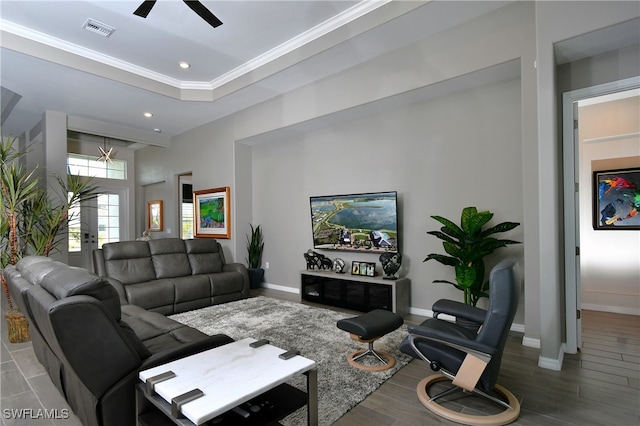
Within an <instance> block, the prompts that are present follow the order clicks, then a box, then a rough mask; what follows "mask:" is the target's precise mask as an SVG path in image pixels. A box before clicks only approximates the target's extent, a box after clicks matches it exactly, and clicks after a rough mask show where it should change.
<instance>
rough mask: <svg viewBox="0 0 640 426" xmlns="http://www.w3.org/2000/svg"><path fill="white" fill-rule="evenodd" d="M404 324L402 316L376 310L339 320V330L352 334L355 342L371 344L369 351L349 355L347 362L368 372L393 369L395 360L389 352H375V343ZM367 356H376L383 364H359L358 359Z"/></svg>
mask: <svg viewBox="0 0 640 426" xmlns="http://www.w3.org/2000/svg"><path fill="white" fill-rule="evenodd" d="M403 322H404V321H403V319H402V317H401V316H400V315H397V314H394V313H393V312H390V311H386V310H384V309H375V310H373V311H370V312H367V313H366V314H362V315H360V316H357V317H353V318H344V319H341V320H339V321H338V323H337V326H338V328H339V329H341V330H344V331H346V332H348V333H350V335H351V338H352V339H353V340H355V341H357V342H361V343H368V344H369V348H368V349H367V350H361V351H356V352H353V353H350V354H349V355H347V362H348V363H349V364H350V365H352V366H354V367H356V368H360V369H361V370H367V371H383V370H388V369H389V368H391V367H393V366H394V365H395V363H396V360H395V358H394V357H393V356H391V355H390V354H388V353H387V352H383V351H375V350H373V342H375V341H376V340H378V339H379V338H381V337H382V336H384V335H385V334H387V333H391V332H392V331H394V330H396V329H397V328H398V327H400V326H401V325H402V323H403ZM365 355H372V356H374V357H375V358H376V359H377V360H378V361H380V362H381V363H382V364H381V365H364V364H361V363H359V362H357V360H358V359H360V358H362V357H364V356H365Z"/></svg>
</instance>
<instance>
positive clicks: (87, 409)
mask: <svg viewBox="0 0 640 426" xmlns="http://www.w3.org/2000/svg"><path fill="white" fill-rule="evenodd" d="M3 274H4V277H5V279H6V280H7V284H8V286H9V289H10V292H11V295H12V296H13V300H15V302H16V303H17V305H18V307H19V308H20V310H21V311H22V312H23V313H24V314H25V315H27V317H28V318H29V323H30V329H29V331H30V334H31V338H32V342H33V349H34V351H35V353H36V356H37V358H38V360H39V361H40V363H42V365H43V366H44V367H45V369H46V371H47V373H48V374H49V377H51V380H52V381H53V383H54V385H55V386H56V387H57V388H58V390H60V392H61V394H62V395H63V396H64V397H65V399H66V400H67V402H68V403H69V405H70V406H71V408H72V409H73V411H74V413H75V414H76V415H77V416H78V417H79V418H80V420H81V421H82V424H83V425H85V426H92V425H100V426H110V425H118V426H120V425H134V424H135V421H136V416H135V401H136V398H135V384H136V383H138V381H139V379H138V372H139V371H142V370H145V369H148V368H151V367H154V366H156V365H160V364H164V363H166V362H169V361H172V360H174V359H178V358H182V357H185V356H188V355H191V354H194V353H197V352H201V351H204V350H207V349H210V348H214V347H217V346H220V345H224V344H226V343H229V342H232V341H233V340H232V339H231V338H230V337H228V336H226V335H223V334H220V335H215V336H207V335H205V334H203V333H201V332H200V331H198V330H195V329H193V328H190V327H188V326H185V325H183V324H180V323H178V322H175V321H172V320H170V319H168V318H166V317H165V316H164V315H162V314H160V313H157V312H150V311H147V310H145V309H143V308H141V307H140V306H136V305H132V304H125V305H122V306H121V297H122V294H120V295H119V294H118V292H117V291H116V287H114V286H112V285H110V284H109V283H108V282H107V281H106V280H105V279H103V278H100V277H98V276H96V275H94V274H91V273H89V272H87V271H86V270H84V269H80V268H74V267H71V266H68V265H65V264H63V263H60V262H57V261H54V260H52V259H50V258H46V257H39V256H28V257H25V258H24V259H22V260H20V261H19V262H18V263H17V264H16V265H15V267H14V266H11V265H10V266H7V267H6V268H5V269H4V271H3ZM121 290H122V289H121Z"/></svg>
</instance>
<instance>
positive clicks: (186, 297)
mask: <svg viewBox="0 0 640 426" xmlns="http://www.w3.org/2000/svg"><path fill="white" fill-rule="evenodd" d="M171 282H173V285H174V287H175V302H176V304H177V303H182V302H189V301H192V300H200V299H206V300H209V299H211V281H210V280H209V277H207V276H206V275H190V276H188V277H177V278H171Z"/></svg>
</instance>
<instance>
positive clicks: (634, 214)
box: [593, 168, 640, 230]
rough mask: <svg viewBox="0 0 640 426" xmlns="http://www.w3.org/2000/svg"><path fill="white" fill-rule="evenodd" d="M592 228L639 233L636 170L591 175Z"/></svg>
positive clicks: (638, 170) (639, 193) (639, 176)
mask: <svg viewBox="0 0 640 426" xmlns="http://www.w3.org/2000/svg"><path fill="white" fill-rule="evenodd" d="M593 229H596V230H604V229H607V230H640V168H630V169H620V170H602V171H596V172H593Z"/></svg>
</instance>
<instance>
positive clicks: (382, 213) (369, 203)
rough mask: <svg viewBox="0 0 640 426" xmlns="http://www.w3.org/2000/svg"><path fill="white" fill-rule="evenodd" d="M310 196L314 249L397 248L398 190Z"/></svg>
mask: <svg viewBox="0 0 640 426" xmlns="http://www.w3.org/2000/svg"><path fill="white" fill-rule="evenodd" d="M309 199H310V203H311V225H312V227H313V248H314V249H326V250H344V251H363V252H379V253H383V252H394V253H395V252H398V247H399V245H398V195H397V193H396V192H395V191H390V192H370V193H365V194H348V195H330V196H318V197H310V198H309Z"/></svg>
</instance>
